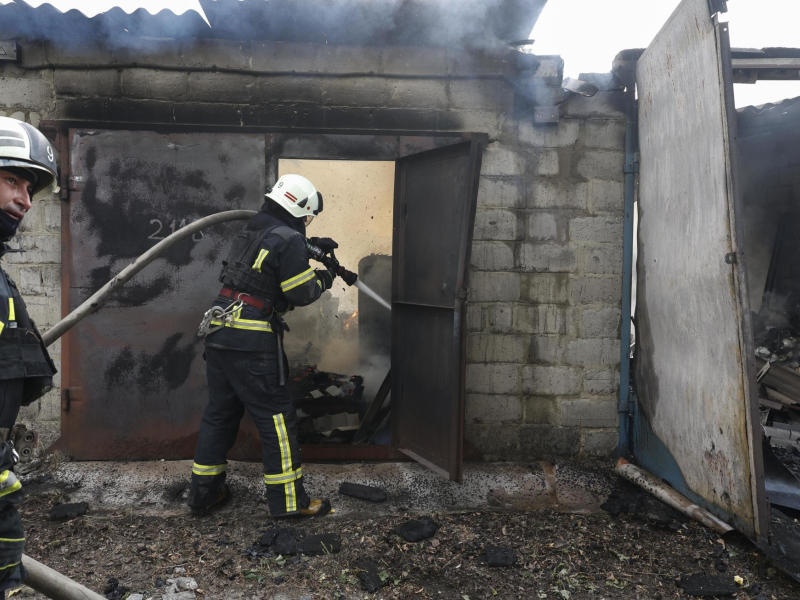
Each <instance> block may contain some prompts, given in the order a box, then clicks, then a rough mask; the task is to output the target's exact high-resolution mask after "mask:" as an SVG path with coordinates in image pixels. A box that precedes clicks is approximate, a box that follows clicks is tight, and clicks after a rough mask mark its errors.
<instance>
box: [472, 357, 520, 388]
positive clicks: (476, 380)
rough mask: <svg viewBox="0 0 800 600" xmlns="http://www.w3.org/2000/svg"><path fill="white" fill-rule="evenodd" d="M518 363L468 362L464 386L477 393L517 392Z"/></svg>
mask: <svg viewBox="0 0 800 600" xmlns="http://www.w3.org/2000/svg"><path fill="white" fill-rule="evenodd" d="M519 369H520V368H519V366H518V365H487V364H468V365H467V380H466V387H467V391H468V392H473V393H478V394H511V395H516V394H517V393H519Z"/></svg>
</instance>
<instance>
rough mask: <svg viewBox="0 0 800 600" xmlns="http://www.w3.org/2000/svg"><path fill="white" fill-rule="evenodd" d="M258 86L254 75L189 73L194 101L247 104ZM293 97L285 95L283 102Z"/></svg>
mask: <svg viewBox="0 0 800 600" xmlns="http://www.w3.org/2000/svg"><path fill="white" fill-rule="evenodd" d="M284 79H287V78H284ZM288 79H290V78H288ZM258 87H259V80H258V78H256V76H255V75H239V74H237V73H190V74H189V97H190V98H191V99H192V100H193V101H195V102H225V103H229V104H249V103H251V102H254V101H255V99H256V98H257V96H258V94H257V91H258ZM293 99H294V98H293V97H289V98H286V97H285V98H284V102H286V101H291V100H293Z"/></svg>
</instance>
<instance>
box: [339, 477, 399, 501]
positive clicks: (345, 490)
mask: <svg viewBox="0 0 800 600" xmlns="http://www.w3.org/2000/svg"><path fill="white" fill-rule="evenodd" d="M339 493H340V494H342V495H344V496H351V497H352V498H358V499H359V500H367V501H369V502H385V501H386V498H387V496H386V492H384V491H383V490H382V489H380V488H376V487H371V486H369V485H361V484H359V483H347V482H345V483H343V484H342V485H340V486H339Z"/></svg>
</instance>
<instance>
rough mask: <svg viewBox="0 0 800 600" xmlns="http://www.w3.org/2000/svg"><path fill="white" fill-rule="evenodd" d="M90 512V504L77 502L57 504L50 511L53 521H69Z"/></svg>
mask: <svg viewBox="0 0 800 600" xmlns="http://www.w3.org/2000/svg"><path fill="white" fill-rule="evenodd" d="M87 510H89V503H88V502H76V503H74V504H56V505H55V506H54V507H53V508H51V509H50V515H49V516H50V520H51V521H68V520H70V519H74V518H75V517H81V516H83V515H85V514H86V511H87Z"/></svg>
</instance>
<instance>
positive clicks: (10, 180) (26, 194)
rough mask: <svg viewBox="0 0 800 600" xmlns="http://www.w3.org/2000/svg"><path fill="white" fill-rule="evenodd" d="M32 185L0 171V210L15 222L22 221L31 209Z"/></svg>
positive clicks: (18, 177) (15, 175)
mask: <svg viewBox="0 0 800 600" xmlns="http://www.w3.org/2000/svg"><path fill="white" fill-rule="evenodd" d="M32 189H33V184H32V183H31V182H30V181H28V180H27V179H24V178H22V177H20V176H19V175H17V174H15V173H12V172H11V171H4V170H3V169H0V209H2V210H4V211H5V212H6V214H8V215H9V216H11V217H13V218H14V219H17V220H22V217H24V216H25V213H26V212H28V211H29V210H30V209H31V191H32Z"/></svg>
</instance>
